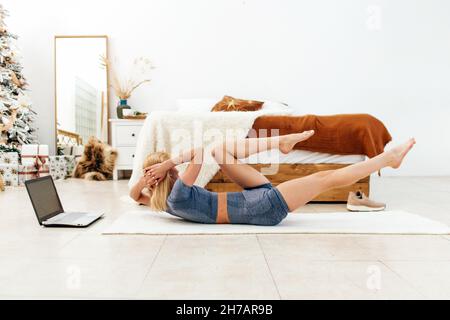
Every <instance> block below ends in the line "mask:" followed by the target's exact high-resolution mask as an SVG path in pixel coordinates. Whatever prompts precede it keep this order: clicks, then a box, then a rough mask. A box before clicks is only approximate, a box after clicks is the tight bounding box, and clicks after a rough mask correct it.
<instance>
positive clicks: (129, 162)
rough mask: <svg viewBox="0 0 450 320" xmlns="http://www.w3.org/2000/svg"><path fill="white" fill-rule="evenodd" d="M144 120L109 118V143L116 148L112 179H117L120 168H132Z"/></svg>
mask: <svg viewBox="0 0 450 320" xmlns="http://www.w3.org/2000/svg"><path fill="white" fill-rule="evenodd" d="M144 121H145V120H121V119H110V120H109V122H110V123H111V129H112V131H111V140H112V141H111V145H112V146H113V148H114V149H116V150H117V152H118V154H119V156H118V158H117V162H116V167H115V169H114V180H118V179H119V171H120V170H133V160H134V156H135V152H136V145H137V139H138V137H139V132H140V131H141V129H142V126H143V125H144Z"/></svg>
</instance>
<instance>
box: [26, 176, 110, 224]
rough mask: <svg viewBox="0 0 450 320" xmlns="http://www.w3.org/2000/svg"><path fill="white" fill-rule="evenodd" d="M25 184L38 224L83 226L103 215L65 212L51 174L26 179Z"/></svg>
mask: <svg viewBox="0 0 450 320" xmlns="http://www.w3.org/2000/svg"><path fill="white" fill-rule="evenodd" d="M25 186H26V187H27V191H28V195H29V196H30V199H31V203H32V204H33V208H34V211H35V212H36V216H37V219H38V221H39V224H40V225H43V226H46V227H76V228H84V227H87V226H89V225H91V224H92V223H93V222H95V221H97V220H98V219H100V218H101V217H102V216H103V214H99V213H83V212H65V211H64V209H63V207H62V205H61V201H60V200H59V196H58V192H57V191H56V187H55V183H54V182H53V179H52V177H51V176H48V177H43V178H39V179H33V180H28V181H26V182H25Z"/></svg>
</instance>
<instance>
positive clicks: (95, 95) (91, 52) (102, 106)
mask: <svg viewBox="0 0 450 320" xmlns="http://www.w3.org/2000/svg"><path fill="white" fill-rule="evenodd" d="M107 56H108V38H107V36H57V37H55V100H56V101H55V105H56V134H57V137H56V143H57V146H56V147H57V153H58V154H59V155H72V154H74V153H75V152H76V150H77V149H78V150H79V148H77V146H82V145H83V144H84V143H86V142H87V140H88V139H89V138H90V137H91V136H95V137H97V138H98V139H99V140H101V141H104V142H107V141H108V74H107V70H106V69H105V68H104V67H103V66H102V63H101V61H102V60H101V58H102V57H107Z"/></svg>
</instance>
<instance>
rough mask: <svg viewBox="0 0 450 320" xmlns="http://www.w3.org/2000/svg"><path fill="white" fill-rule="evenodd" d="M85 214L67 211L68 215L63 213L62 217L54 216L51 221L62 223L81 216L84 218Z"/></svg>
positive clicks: (71, 221)
mask: <svg viewBox="0 0 450 320" xmlns="http://www.w3.org/2000/svg"><path fill="white" fill-rule="evenodd" d="M85 217H86V214H85V213H69V214H68V215H65V216H63V217H60V218H56V219H54V220H52V221H51V222H52V223H55V224H56V223H58V222H63V223H73V222H75V221H77V220H79V219H81V218H85Z"/></svg>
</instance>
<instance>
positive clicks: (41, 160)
mask: <svg viewBox="0 0 450 320" xmlns="http://www.w3.org/2000/svg"><path fill="white" fill-rule="evenodd" d="M37 153H38V154H37V155H33V156H22V158H27V159H30V158H34V159H35V160H34V167H35V168H36V170H37V173H36V176H37V177H38V178H39V177H40V175H41V173H49V171H41V169H42V167H43V166H44V165H45V164H46V163H47V159H48V155H39V146H38V152H37ZM19 174H24V173H21V172H19Z"/></svg>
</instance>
